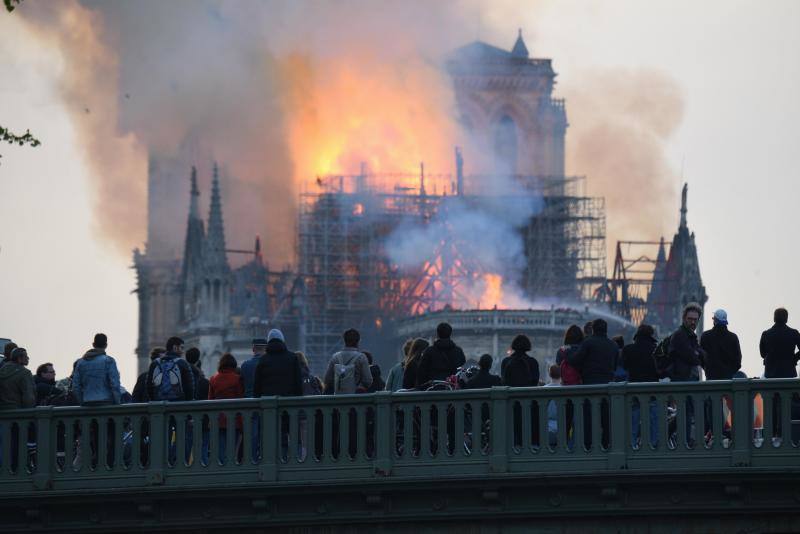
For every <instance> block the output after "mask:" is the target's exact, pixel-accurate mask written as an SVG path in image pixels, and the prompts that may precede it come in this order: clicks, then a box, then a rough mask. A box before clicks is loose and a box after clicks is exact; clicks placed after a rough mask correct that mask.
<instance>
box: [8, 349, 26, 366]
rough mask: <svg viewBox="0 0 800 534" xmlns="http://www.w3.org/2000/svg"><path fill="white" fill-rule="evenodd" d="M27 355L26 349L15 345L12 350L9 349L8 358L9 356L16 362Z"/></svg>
mask: <svg viewBox="0 0 800 534" xmlns="http://www.w3.org/2000/svg"><path fill="white" fill-rule="evenodd" d="M27 355H28V351H27V350H25V349H24V348H22V347H17V348H15V349H14V350H12V351H11V356H10V358H11V361H12V362H15V363H16V362H18V361H20V360H21V359H22V358H24V357H25V356H27Z"/></svg>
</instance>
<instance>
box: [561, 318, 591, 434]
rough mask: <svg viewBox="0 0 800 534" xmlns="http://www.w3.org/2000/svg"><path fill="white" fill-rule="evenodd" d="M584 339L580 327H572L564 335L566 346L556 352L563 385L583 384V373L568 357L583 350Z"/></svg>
mask: <svg viewBox="0 0 800 534" xmlns="http://www.w3.org/2000/svg"><path fill="white" fill-rule="evenodd" d="M584 337H585V336H584V334H583V330H581V327H580V326H578V325H576V324H573V325H570V326H569V327H568V328H567V331H566V332H565V333H564V344H563V345H562V346H561V347H560V348H559V349H558V351H557V352H556V364H557V365H559V366H560V367H561V369H560V370H561V384H562V385H564V386H577V385H579V384H581V373H580V371H578V370H577V369H576V368H575V367H574V366H572V365H571V364H570V363H569V361H568V356H569V355H570V354H574V353H576V352H577V351H578V349H579V348H581V343H583V340H584ZM568 406H569V405H568ZM570 420H571V418H570Z"/></svg>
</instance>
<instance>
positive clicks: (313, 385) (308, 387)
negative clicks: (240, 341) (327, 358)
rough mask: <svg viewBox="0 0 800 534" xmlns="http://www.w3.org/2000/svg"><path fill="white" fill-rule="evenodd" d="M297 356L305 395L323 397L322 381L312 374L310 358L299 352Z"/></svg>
mask: <svg viewBox="0 0 800 534" xmlns="http://www.w3.org/2000/svg"><path fill="white" fill-rule="evenodd" d="M295 354H296V355H297V360H298V361H299V362H300V377H301V379H302V381H303V395H322V380H320V379H319V377H318V376H315V375H314V374H313V373H312V372H311V367H310V366H309V364H308V358H307V357H306V355H305V354H303V353H302V352H300V351H297V352H296V353H295ZM248 361H250V360H248ZM245 363H247V362H245ZM242 365H244V364H242Z"/></svg>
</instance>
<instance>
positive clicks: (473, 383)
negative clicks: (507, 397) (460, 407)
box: [464, 354, 503, 389]
mask: <svg viewBox="0 0 800 534" xmlns="http://www.w3.org/2000/svg"><path fill="white" fill-rule="evenodd" d="M473 361H474V360H473ZM493 364H494V358H492V355H491V354H484V355H482V356H481V357H480V359H479V360H478V372H477V373H476V374H475V376H473V377H472V378H470V379H469V380H468V381H467V383H466V384H465V385H464V389H484V388H490V387H493V386H501V385H503V381H502V380H501V379H500V377H499V376H497V375H493V374H492V365H493Z"/></svg>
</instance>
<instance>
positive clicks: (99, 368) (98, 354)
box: [72, 334, 121, 406]
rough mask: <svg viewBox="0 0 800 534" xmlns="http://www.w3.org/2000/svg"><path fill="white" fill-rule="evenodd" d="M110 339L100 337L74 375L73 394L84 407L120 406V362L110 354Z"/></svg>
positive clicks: (76, 367) (87, 352)
mask: <svg viewBox="0 0 800 534" xmlns="http://www.w3.org/2000/svg"><path fill="white" fill-rule="evenodd" d="M107 347H108V338H107V337H106V335H105V334H96V335H95V336H94V341H93V342H92V348H91V349H89V350H88V351H86V353H85V354H84V355H83V357H82V358H81V359H80V360H78V363H77V364H76V365H75V369H74V370H73V372H72V393H73V395H75V399H76V400H77V401H78V403H79V404H80V405H81V406H102V405H106V404H119V403H120V393H121V392H120V385H119V371H118V370H117V362H116V360H114V358H112V357H111V356H109V355H108V354H106V348H107Z"/></svg>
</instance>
